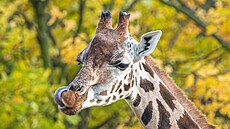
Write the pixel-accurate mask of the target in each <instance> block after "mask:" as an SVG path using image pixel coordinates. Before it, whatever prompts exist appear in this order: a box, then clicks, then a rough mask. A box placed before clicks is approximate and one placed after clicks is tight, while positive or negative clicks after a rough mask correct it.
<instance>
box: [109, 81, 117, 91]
mask: <svg viewBox="0 0 230 129" xmlns="http://www.w3.org/2000/svg"><path fill="white" fill-rule="evenodd" d="M116 84H117V81H116V82H115V83H114V84H113V86H112V90H111V92H110V93H113V90H114V88H115V86H116Z"/></svg>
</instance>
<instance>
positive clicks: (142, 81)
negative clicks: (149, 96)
mask: <svg viewBox="0 0 230 129" xmlns="http://www.w3.org/2000/svg"><path fill="white" fill-rule="evenodd" d="M140 87H141V88H143V89H144V90H145V92H149V91H153V90H154V85H153V83H152V82H150V81H149V80H147V79H142V78H140Z"/></svg>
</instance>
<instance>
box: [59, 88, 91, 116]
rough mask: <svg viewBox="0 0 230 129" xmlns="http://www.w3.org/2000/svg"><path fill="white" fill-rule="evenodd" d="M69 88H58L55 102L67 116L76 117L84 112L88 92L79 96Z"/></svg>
mask: <svg viewBox="0 0 230 129" xmlns="http://www.w3.org/2000/svg"><path fill="white" fill-rule="evenodd" d="M69 88H70V87H69V86H63V87H60V88H58V89H57V90H56V91H55V94H54V100H55V102H56V104H57V105H58V108H59V109H60V110H61V111H63V112H64V113H65V114H67V115H74V114H76V113H78V112H80V111H81V110H82V105H83V103H84V101H85V100H86V96H87V92H86V93H85V94H83V95H78V94H77V92H75V91H72V90H69Z"/></svg>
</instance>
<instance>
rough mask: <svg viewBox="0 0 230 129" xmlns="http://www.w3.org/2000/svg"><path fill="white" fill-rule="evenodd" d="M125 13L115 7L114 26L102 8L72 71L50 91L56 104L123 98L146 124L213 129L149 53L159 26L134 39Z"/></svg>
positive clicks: (76, 105)
mask: <svg viewBox="0 0 230 129" xmlns="http://www.w3.org/2000/svg"><path fill="white" fill-rule="evenodd" d="M129 17H130V14H128V13H126V12H122V11H121V12H120V14H119V21H118V26H117V28H116V29H114V28H113V27H112V21H111V19H112V16H111V13H110V12H109V11H106V12H102V14H101V18H100V21H99V23H98V26H97V28H96V33H95V36H94V38H93V39H92V40H91V42H90V44H89V45H88V46H87V47H86V48H85V49H84V50H83V51H82V52H81V53H79V55H78V56H77V61H78V62H79V63H80V64H82V68H81V70H80V71H79V73H78V75H77V77H75V79H74V80H73V81H72V82H71V83H70V84H69V85H68V86H63V87H60V88H59V89H57V90H56V91H55V94H54V98H55V102H56V103H57V105H58V108H59V109H60V110H62V111H63V112H64V113H65V114H67V115H74V114H76V113H78V112H80V111H81V110H82V109H85V108H89V107H92V106H104V105H109V104H111V103H114V102H116V101H117V100H120V99H125V100H126V102H127V103H128V104H129V105H130V107H131V108H132V110H133V111H134V113H135V114H136V116H137V117H138V119H139V121H140V122H141V124H142V126H143V127H144V128H146V129H157V128H158V129H177V128H180V129H201V128H202V129H214V128H215V126H213V125H211V124H209V123H208V122H207V120H206V118H205V117H204V115H202V114H201V113H200V111H198V110H197V108H196V107H195V106H194V105H193V103H192V102H191V101H190V100H189V99H188V98H187V97H186V96H185V95H184V93H183V92H182V91H181V90H180V89H179V88H178V87H177V86H176V84H175V83H174V82H173V81H172V79H171V78H170V77H168V76H167V74H165V73H164V72H162V71H161V70H160V69H159V68H158V67H157V65H156V63H155V62H154V60H153V59H152V57H150V56H149V55H150V54H151V53H152V52H153V51H154V49H155V47H156V45H157V43H158V41H159V39H160V37H161V34H162V32H161V31H160V30H156V31H152V32H148V33H146V34H144V35H142V37H141V40H140V43H138V42H137V41H136V40H135V39H134V38H132V37H131V36H130V35H129V32H128V22H129Z"/></svg>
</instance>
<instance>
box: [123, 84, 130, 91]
mask: <svg viewBox="0 0 230 129" xmlns="http://www.w3.org/2000/svg"><path fill="white" fill-rule="evenodd" d="M124 88H125V91H128V90H129V88H130V83H129V84H127V85H126V84H125V85H124Z"/></svg>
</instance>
